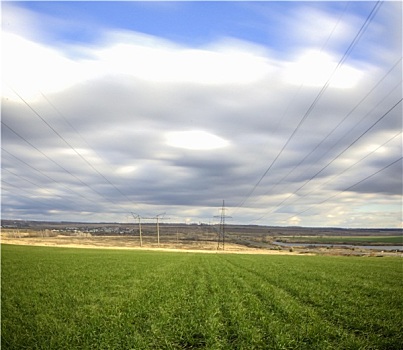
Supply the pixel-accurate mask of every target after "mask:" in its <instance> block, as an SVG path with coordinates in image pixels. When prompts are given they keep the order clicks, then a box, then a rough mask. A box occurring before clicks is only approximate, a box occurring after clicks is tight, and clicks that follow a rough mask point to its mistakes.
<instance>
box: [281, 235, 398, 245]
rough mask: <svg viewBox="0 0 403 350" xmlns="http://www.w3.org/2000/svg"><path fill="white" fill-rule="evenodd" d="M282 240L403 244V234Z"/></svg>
mask: <svg viewBox="0 0 403 350" xmlns="http://www.w3.org/2000/svg"><path fill="white" fill-rule="evenodd" d="M282 240H285V241H287V242H290V243H291V242H297V243H323V244H325V243H328V244H358V245H359V244H363V245H367V244H368V245H403V236H299V237H297V236H287V237H284V238H282Z"/></svg>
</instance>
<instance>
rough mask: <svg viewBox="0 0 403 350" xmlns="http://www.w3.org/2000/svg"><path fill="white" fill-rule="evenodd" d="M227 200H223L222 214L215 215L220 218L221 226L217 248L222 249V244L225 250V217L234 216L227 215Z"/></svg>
mask: <svg viewBox="0 0 403 350" xmlns="http://www.w3.org/2000/svg"><path fill="white" fill-rule="evenodd" d="M226 210H227V209H226V208H225V201H224V200H223V201H222V208H221V215H218V216H214V217H215V218H220V228H219V232H218V240H217V250H219V249H220V245H221V246H222V250H224V246H225V219H227V218H228V219H229V218H232V216H228V215H225V211H226Z"/></svg>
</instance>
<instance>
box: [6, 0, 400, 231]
mask: <svg viewBox="0 0 403 350" xmlns="http://www.w3.org/2000/svg"><path fill="white" fill-rule="evenodd" d="M384 6H385V7H387V6H388V5H387V4H384ZM315 11H316V12H315V13H317V14H318V16H319V19H320V20H319V21H318V23H313V21H312V20H311V19H310V16H311V14H310V13H309V11H304V12H301V13H299V14H298V13H294V15H293V16H292V17H290V18H291V19H293V20H292V21H291V20H290V18H288V21H289V22H288V24H287V25H291V24H290V23H292V28H293V32H292V33H294V34H293V35H294V40H296V39H298V40H300V41H301V44H300V45H299V46H298V48H297V49H296V50H294V52H292V53H289V52H288V53H287V54H285V55H282V54H280V53H279V52H278V51H277V52H275V49H274V48H267V47H265V46H263V45H262V44H257V43H248V42H246V41H245V40H244V39H242V40H241V39H239V40H238V39H236V38H228V37H227V38H223V37H220V38H218V39H217V40H216V41H214V42H210V43H209V44H208V45H205V46H203V47H201V46H198V47H197V48H196V47H192V46H190V45H188V46H185V45H183V44H182V45H180V44H178V43H174V42H171V41H168V40H166V39H162V38H160V37H155V36H152V35H150V34H148V35H145V34H144V33H138V32H130V31H127V30H119V29H114V30H108V31H105V32H104V33H103V35H102V38H103V39H102V40H100V41H99V42H97V43H93V42H92V43H91V44H90V45H89V46H85V45H83V44H82V43H81V44H80V43H75V44H74V45H71V46H64V47H63V49H60V48H59V47H58V46H57V45H56V44H55V45H51V44H50V43H44V42H41V41H39V40H34V39H33V38H32V37H28V36H24V35H22V34H23V33H24V32H25V31H26V30H27V29H26V28H25V27H23V30H19V31H14V32H4V33H3V40H4V41H3V47H4V48H5V49H6V50H5V52H6V54H5V56H4V61H3V67H4V69H3V71H4V72H5V74H4V75H3V83H5V84H6V85H5V88H4V89H3V101H2V121H3V123H4V124H5V125H7V126H8V127H7V126H4V125H3V127H2V147H3V148H4V149H5V150H6V151H3V153H2V167H3V169H5V171H3V180H4V181H3V185H4V189H5V191H4V192H3V193H2V203H3V216H4V217H10V218H14V217H21V218H37V219H45V218H49V219H58V220H70V219H74V220H81V219H83V220H94V221H95V220H101V221H106V220H108V221H122V220H123V219H124V216H125V215H126V214H127V213H130V212H132V211H134V212H138V213H140V214H146V215H155V213H159V212H167V213H168V214H169V216H172V217H174V218H177V219H178V220H185V218H186V219H189V218H190V219H191V220H196V221H199V220H204V221H208V220H210V219H211V217H212V216H213V215H215V214H217V213H216V212H215V211H216V209H217V207H219V206H220V205H221V203H222V200H223V199H225V200H226V203H227V205H228V206H229V207H231V208H232V212H233V213H234V215H233V216H234V220H233V222H242V223H249V222H252V223H255V222H257V223H262V224H263V223H267V224H275V225H285V224H293V225H297V224H301V225H307V226H310V225H312V226H326V225H330V226H331V225H337V226H349V225H355V226H366V225H369V226H378V225H380V226H384V225H385V226H394V227H395V226H398V225H399V224H400V223H397V221H396V220H395V219H396V217H395V216H396V215H397V214H396V207H397V205H398V204H399V203H401V201H399V199H400V198H401V197H400V196H401V180H399V179H400V178H399V177H396V176H395V174H396V173H398V172H399V169H400V170H401V168H399V167H398V166H397V165H396V166H394V167H391V168H390V169H389V168H388V169H387V170H385V171H384V172H382V173H380V174H379V175H377V176H374V177H373V178H370V179H368V181H366V182H363V183H361V184H360V185H357V186H356V187H352V188H351V189H350V190H349V191H346V192H343V190H344V189H346V188H348V187H350V186H352V185H353V184H355V183H357V182H358V181H360V180H361V179H363V178H365V177H366V176H368V175H371V174H373V173H375V172H376V171H378V170H379V169H382V168H383V167H385V166H386V165H388V164H389V163H391V162H393V161H394V160H395V159H396V158H397V157H398V155H399V154H401V143H399V138H394V139H392V137H393V136H394V135H396V133H397V132H398V131H399V130H401V106H400V107H399V106H398V107H396V108H395V109H394V110H393V111H392V112H391V113H390V114H389V115H388V116H387V117H385V118H384V119H382V121H380V122H379V123H377V124H376V126H374V127H371V126H372V125H374V123H376V121H377V120H378V118H380V117H381V116H382V114H383V113H385V112H386V111H387V110H388V108H390V107H391V106H392V105H393V103H396V101H397V100H398V98H399V89H398V88H396V86H397V83H399V79H400V78H399V77H400V76H401V74H400V76H399V74H398V73H399V72H400V73H401V67H399V66H397V67H396V68H395V69H394V70H393V71H392V72H391V73H390V74H387V75H386V77H385V79H384V80H382V83H380V84H379V85H376V84H377V82H378V81H380V79H381V78H382V77H383V76H385V74H386V73H387V72H388V70H389V69H390V68H391V67H392V66H393V64H394V63H395V62H396V59H397V57H395V56H393V55H392V54H390V53H389V51H387V50H385V57H390V58H389V59H385V62H386V63H382V64H380V63H379V60H378V58H375V60H372V58H373V55H372V52H367V53H368V57H366V59H365V60H364V59H362V58H358V57H354V58H351V60H347V62H346V63H345V64H344V65H343V66H342V67H341V69H339V70H338V72H337V75H335V76H334V77H332V80H331V82H330V84H329V87H328V88H327V89H326V91H323V94H321V96H320V99H318V101H317V103H315V104H314V105H313V104H312V103H313V101H315V99H316V97H317V96H318V93H319V92H320V89H321V87H323V84H324V83H325V82H326V81H327V79H329V78H330V77H331V75H332V71H333V69H334V68H335V66H336V65H337V62H338V61H339V60H340V58H341V56H342V54H343V52H340V51H338V50H337V48H338V46H343V45H344V44H345V43H346V42H348V41H347V38H349V36H351V35H352V34H353V33H354V28H356V27H355V26H356V24H357V21H358V17H357V16H356V15H354V16H353V15H349V16H347V17H345V18H343V19H342V20H341V22H340V24H339V26H338V27H337V31H336V30H335V32H334V35H333V36H332V38H331V40H330V41H329V43H332V44H334V45H335V46H334V47H332V48H331V49H329V50H324V51H322V52H319V51H318V43H323V41H324V38H325V37H326V36H324V35H323V33H318V37H315V38H312V36H311V35H309V33H311V34H312V33H314V31H315V28H317V26H318V25H319V26H320V25H323V27H324V28H326V30H324V32H326V33H327V32H329V31H331V30H332V28H333V25H334V23H337V20H338V19H337V17H336V16H332V15H331V13H330V12H326V13H325V12H323V11H319V10H318V9H315ZM25 15H26V14H25ZM31 15H32V14H31ZM295 16H297V17H298V20H295V18H297V17H295ZM353 17H354V18H353ZM24 18H25V17H24ZM24 21H25V20H24ZM290 21H291V22H290ZM361 21H362V18H361ZM33 22H34V21H31V22H30V21H27V22H26V23H28V24H29V23H33ZM308 24H309V25H308ZM31 25H32V24H31ZM283 25H285V24H284V23H283ZM20 27H21V26H20ZM290 28H291V27H290ZM298 28H300V29H301V30H300V31H298ZM296 33H299V34H300V35H296ZM68 47H71V48H73V51H71V52H70V54H66V51H69V50H68ZM392 51H393V50H392ZM8 87H12V88H13V89H14V90H15V91H16V92H18V94H20V95H21V96H22V97H23V98H24V99H25V101H26V102H27V103H28V105H29V106H27V105H26V104H25V103H24V102H23V101H21V99H20V98H19V97H18V96H17V95H16V94H15V93H14V92H13V91H12V90H10V89H9V88H8ZM372 88H374V90H373V92H372V93H370V94H368V93H369V91H370V89H372ZM359 101H363V102H362V103H360V104H359V105H358V104H357V103H358V102H359ZM312 106H313V107H314V108H311V107H312ZM31 108H32V109H33V110H34V111H35V113H37V114H39V115H40V116H41V117H42V118H43V119H44V120H45V121H46V123H45V122H44V121H43V120H41V118H40V117H38V115H36V114H35V113H34V112H33V111H32V109H31ZM304 116H306V118H304ZM303 118H304V119H303ZM301 120H304V122H303V123H302V124H301V125H300V127H299V128H298V129H296V128H297V126H298V125H299V123H300V122H301ZM46 124H48V125H46ZM49 125H50V126H51V127H52V128H53V130H52V129H51V128H49ZM10 128H11V129H10ZM369 128H371V129H370V131H368V133H367V134H365V131H366V130H368V129H369ZM399 128H400V129H399ZM12 130H14V132H13V131H12ZM15 132H16V133H18V135H20V136H21V137H20V136H18V135H16V133H15ZM361 135H362V136H361ZM325 137H326V139H325ZM359 137H360V139H359V141H357V142H355V140H357V138H359ZM24 139H25V141H24ZM388 140H390V142H388V143H386V142H387V141H388ZM66 141H67V143H68V144H67V143H66ZM30 144H31V145H30ZM382 144H384V146H383V147H382V148H379V149H378V150H377V151H376V152H373V151H374V149H376V148H377V147H379V146H380V145H382ZM32 145H34V146H35V147H36V148H37V149H35V148H34V147H32ZM318 145H320V146H319V147H318ZM350 145H351V146H350ZM38 150H39V151H38ZM370 152H373V154H371V155H369V154H370ZM44 154H45V155H46V156H44ZM339 154H341V156H340V157H338V155H339ZM366 156H367V157H366ZM364 157H366V158H364ZM83 158H84V159H83ZM302 160H303V161H302ZM88 163H90V165H89V164H88ZM355 163H357V164H356V165H355ZM347 167H351V168H350V169H348V170H346V171H345V172H343V171H344V170H345V169H346V168H347ZM263 174H266V175H265V176H263V177H262V175H263ZM315 174H317V175H315ZM259 179H261V180H259ZM27 180H29V181H27ZM257 184H258V185H257ZM399 186H400V188H399ZM252 190H253V192H252V193H251V191H252ZM250 194H251V195H250ZM249 195H250V197H248V196H249ZM335 195H337V196H335ZM327 198H333V199H331V200H329V201H325V202H323V201H324V200H326V199H327ZM245 199H247V200H246V201H245ZM242 202H244V205H242V206H241V207H239V208H238V207H237V206H238V205H239V204H240V203H242ZM321 202H323V203H324V204H323V205H320V206H316V207H315V205H317V204H318V203H321ZM371 203H372V204H371ZM378 203H380V204H378ZM311 207H312V209H309V208H311ZM385 207H387V208H389V209H390V211H389V212H388V214H387V215H386V214H385V213H386V212H387V210H386V209H384V208H385ZM377 208H378V210H379V213H382V214H381V216H382V217H381V218H378V219H376V218H375V217H374V212H376V210H377ZM306 209H309V210H308V211H305V210H306ZM301 212H302V213H301ZM153 213H154V214H153ZM299 213H301V214H299ZM368 213H370V214H368ZM229 214H230V215H232V213H229ZM367 214H368V215H370V216H371V219H370V220H369V221H368V215H367ZM292 215H296V216H295V217H293V216H292ZM260 217H264V218H263V219H262V220H258V218H260Z"/></svg>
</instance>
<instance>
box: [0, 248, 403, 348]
mask: <svg viewBox="0 0 403 350" xmlns="http://www.w3.org/2000/svg"><path fill="white" fill-rule="evenodd" d="M1 263H2V281H1V289H2V290H1V291H2V293H1V301H2V315H1V316H2V324H1V331H2V335H1V340H2V348H4V349H217V350H218V349H228V350H230V349H400V348H403V340H402V333H403V332H402V331H403V325H402V318H401V312H402V302H403V299H402V296H401V290H402V279H401V277H402V276H401V275H402V260H401V259H399V258H383V259H379V258H348V257H346V258H337V257H333V258H332V257H314V256H313V257H309V256H305V257H303V256H258V255H255V256H252V255H239V254H236V255H235V254H234V255H231V254H229V255H228V254H225V255H224V254H193V253H192V254H190V253H186V254H185V253H164V252H147V251H118V250H116V251H114V250H96V251H95V250H86V249H63V248H43V247H42V248H41V247H22V246H10V245H4V246H2V261H1Z"/></svg>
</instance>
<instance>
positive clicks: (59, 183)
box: [1, 147, 97, 204]
mask: <svg viewBox="0 0 403 350" xmlns="http://www.w3.org/2000/svg"><path fill="white" fill-rule="evenodd" d="M1 150H2V151H3V152H6V153H7V154H9V155H10V156H11V157H13V158H14V159H16V160H18V161H19V162H21V163H22V164H24V165H26V166H27V167H29V168H31V169H33V170H35V171H36V172H38V173H39V174H41V175H42V176H44V177H46V178H47V179H49V180H51V181H53V182H55V183H56V184H58V185H61V186H62V187H64V188H65V189H67V190H68V191H70V192H73V193H74V194H75V195H78V196H80V197H81V198H84V199H85V200H88V201H90V202H93V203H96V204H97V202H96V201H94V200H92V199H90V198H88V197H85V196H84V195H82V194H81V193H79V192H76V191H74V190H73V189H71V188H70V187H68V186H66V185H64V184H62V183H61V182H59V181H57V180H55V179H54V178H52V177H50V176H49V175H47V174H45V173H44V172H43V171H41V170H39V169H38V168H36V167H34V166H33V165H31V164H28V163H27V162H25V161H24V160H22V159H21V158H19V157H17V156H16V155H14V154H12V153H11V152H9V151H8V150H6V149H5V148H4V147H1Z"/></svg>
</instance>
